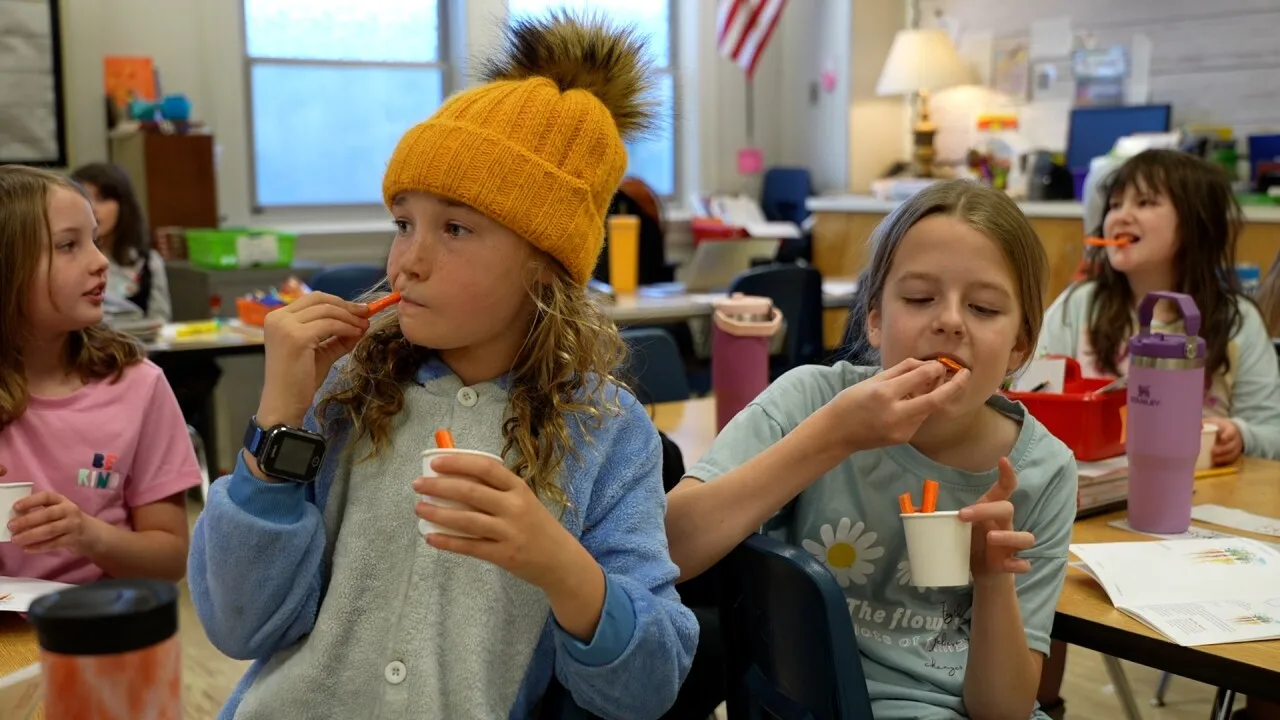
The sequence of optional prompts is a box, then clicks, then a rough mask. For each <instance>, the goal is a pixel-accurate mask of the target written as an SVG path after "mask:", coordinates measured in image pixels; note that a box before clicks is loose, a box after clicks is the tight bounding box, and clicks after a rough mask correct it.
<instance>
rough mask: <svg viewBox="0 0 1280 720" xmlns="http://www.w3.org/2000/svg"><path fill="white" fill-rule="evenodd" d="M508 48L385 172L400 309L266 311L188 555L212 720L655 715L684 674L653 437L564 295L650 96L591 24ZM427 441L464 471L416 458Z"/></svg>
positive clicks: (581, 285)
mask: <svg viewBox="0 0 1280 720" xmlns="http://www.w3.org/2000/svg"><path fill="white" fill-rule="evenodd" d="M507 39H508V43H507V47H506V49H505V52H504V54H503V55H502V56H501V57H499V58H497V59H495V60H493V61H491V62H490V63H489V64H488V66H487V70H486V79H487V80H488V82H487V83H486V84H484V85H481V86H479V87H476V88H473V89H470V90H467V91H465V92H461V93H459V94H457V95H455V96H453V97H452V98H450V99H449V100H448V101H446V102H445V104H444V105H443V106H442V107H441V108H440V110H439V111H438V112H436V113H435V115H433V116H432V117H431V118H429V119H428V120H426V121H425V122H423V123H421V124H420V125H418V126H416V127H414V128H412V129H411V130H409V131H408V132H407V133H406V134H405V136H404V138H403V139H402V140H401V141H400V143H399V145H398V147H397V148H396V150H395V153H394V154H393V155H392V157H391V161H390V163H389V164H388V167H387V173H386V177H385V179H384V181H383V195H384V198H385V200H386V204H387V207H388V209H389V210H390V211H391V214H392V216H393V218H394V221H395V225H396V236H395V242H394V245H393V247H392V251H391V256H390V259H389V260H388V263H387V275H388V279H389V281H390V283H391V285H392V287H393V288H394V290H396V291H397V292H399V293H400V294H401V297H402V299H401V301H400V303H399V305H398V306H397V307H396V309H395V310H393V311H387V312H383V313H380V314H376V315H375V316H373V317H370V311H369V306H368V305H366V304H363V303H348V302H344V301H342V300H339V299H337V298H334V297H332V296H326V295H321V294H317V293H313V294H311V295H308V296H306V297H305V298H303V299H301V300H299V301H297V302H295V303H293V304H292V305H289V306H287V307H285V308H283V309H280V310H278V311H276V312H274V313H271V315H270V316H269V317H268V323H267V328H266V346H267V350H266V352H267V362H266V366H267V369H266V380H265V384H264V387H263V392H262V399H261V402H260V404H259V408H258V414H257V415H256V417H255V418H254V420H253V421H252V422H251V423H250V425H249V430H248V432H247V433H246V450H245V452H244V453H242V457H241V461H240V463H239V464H238V466H237V468H236V470H235V472H234V473H233V474H232V475H231V476H229V477H228V478H224V479H223V480H222V481H220V482H217V483H215V484H214V485H213V489H212V491H211V492H210V497H209V500H208V503H207V504H206V507H205V511H204V513H203V514H202V515H201V517H200V520H199V522H198V523H197V525H196V529H195V532H194V540H193V546H192V551H191V561H190V572H189V576H190V582H191V587H192V595H193V598H194V600H195V604H196V607H197V609H198V611H199V614H200V618H201V620H202V622H203V623H204V626H205V630H206V631H207V633H208V635H209V637H210V639H212V640H213V642H214V643H215V644H216V645H217V646H218V647H219V648H220V649H222V650H223V652H226V653H227V654H229V655H232V656H234V657H240V658H251V659H254V660H257V662H256V663H254V665H253V666H252V667H251V668H250V670H249V672H248V674H247V675H246V676H245V678H244V680H243V681H242V682H241V683H240V686H239V687H238V688H237V690H236V692H235V694H234V695H233V697H232V698H231V700H230V701H229V702H228V705H227V707H226V708H224V710H223V713H222V717H223V718H233V717H234V718H236V719H237V720H244V719H245V718H250V719H252V718H279V717H308V718H353V717H375V716H376V717H386V718H392V717H394V718H430V719H435V718H439V719H445V718H448V719H450V720H452V719H454V718H498V717H529V716H530V715H532V714H534V713H535V711H536V709H537V708H538V707H539V705H540V703H541V702H542V699H543V695H544V693H545V691H546V689H547V688H548V686H549V685H550V683H551V681H552V678H553V675H554V677H555V678H556V679H557V680H559V682H560V683H561V684H563V685H564V687H565V688H566V689H567V690H568V691H569V693H570V694H571V695H572V697H573V699H574V700H575V701H576V703H577V704H578V705H580V706H581V707H583V708H585V709H586V710H588V711H590V712H592V713H594V714H596V715H600V716H603V717H612V718H629V719H630V718H635V719H643V718H656V717H658V716H660V715H661V714H662V713H663V712H664V711H665V710H666V709H667V708H668V707H669V706H670V705H671V703H672V702H673V701H674V699H675V697H676V691H677V690H678V688H679V686H680V684H681V682H682V680H683V679H684V676H685V673H686V672H687V671H688V668H689V663H690V661H691V657H692V654H693V650H694V648H695V646H696V644H697V624H696V622H695V620H694V618H693V615H692V613H690V612H689V611H688V610H687V609H685V608H684V607H683V606H682V605H681V604H680V600H679V597H678V596H677V595H676V592H675V590H674V587H673V583H674V581H675V579H676V575H677V570H676V567H675V565H674V564H673V563H672V562H671V559H670V557H669V555H668V552H667V545H666V536H665V534H664V530H663V508H664V507H665V503H664V499H663V496H662V492H663V491H662V481H661V467H660V464H661V457H662V452H661V449H660V445H659V440H658V434H657V431H656V430H655V429H654V427H653V425H652V423H651V422H650V421H649V418H648V416H647V415H646V413H645V412H644V409H643V408H642V407H641V406H640V405H639V404H638V403H637V402H636V400H635V398H634V397H632V396H631V395H630V394H629V393H628V392H627V391H626V390H625V389H624V388H623V387H622V386H621V385H620V384H619V383H618V382H617V381H616V380H615V379H614V377H613V375H612V371H613V368H615V367H617V366H618V363H619V361H620V359H621V357H622V353H623V346H622V343H621V341H620V340H619V338H618V334H617V331H616V329H615V328H614V326H613V323H612V322H611V321H609V320H608V318H606V317H605V316H604V315H603V314H602V313H601V311H600V310H599V309H598V308H597V307H596V306H595V305H594V304H593V302H592V300H591V299H590V298H589V297H588V295H587V292H586V283H587V280H588V278H589V276H590V274H591V271H592V268H593V267H594V265H595V262H596V257H597V255H599V253H600V249H601V246H602V244H603V232H604V221H605V212H606V209H607V207H608V205H609V200H610V198H611V197H612V196H613V194H614V191H615V190H616V188H617V186H618V182H619V181H620V180H621V178H622V175H623V172H624V170H625V169H626V164H627V155H626V148H625V147H624V145H623V138H624V136H627V135H630V134H632V133H636V132H639V131H643V130H645V129H647V128H648V127H649V125H650V123H651V122H652V104H651V102H650V100H649V99H648V97H649V91H650V89H651V87H652V75H651V73H650V69H649V68H648V66H647V65H646V64H645V62H644V61H643V60H642V57H643V46H642V41H641V40H640V39H639V38H637V37H636V36H635V35H634V34H633V33H632V32H631V31H624V30H616V29H612V28H610V27H608V26H606V25H604V24H603V23H601V22H598V21H584V20H577V19H574V18H571V17H569V16H567V15H557V16H553V17H552V18H551V19H549V20H541V21H522V22H520V23H517V24H516V25H515V26H514V27H513V28H511V29H510V30H509V31H508V38H507ZM340 358H341V359H340ZM335 363H336V364H335ZM322 381H323V383H322ZM317 390H318V391H317ZM313 396H314V398H315V401H316V405H315V406H314V407H313V408H310V409H309V408H308V406H309V405H311V403H312V399H313ZM440 428H445V429H448V430H449V431H450V433H451V436H452V439H451V442H452V444H454V445H456V447H457V448H459V449H463V450H467V451H472V452H470V453H458V454H450V455H445V456H435V455H429V456H428V457H426V458H425V460H424V457H423V451H425V450H428V449H432V448H434V447H436V445H437V440H436V439H433V435H435V433H436V431H437V429H440ZM448 435H449V434H441V435H435V437H438V438H439V442H440V443H441V444H443V445H449V444H451V443H450V442H449V437H448ZM499 458H501V460H499ZM424 462H425V463H426V464H427V465H428V466H429V467H426V468H424V467H423V463H424ZM424 473H425V474H427V475H431V476H432V477H419V476H421V475H423V474H424ZM428 498H429V499H430V500H431V502H423V500H424V499H428ZM424 537H425V539H424Z"/></svg>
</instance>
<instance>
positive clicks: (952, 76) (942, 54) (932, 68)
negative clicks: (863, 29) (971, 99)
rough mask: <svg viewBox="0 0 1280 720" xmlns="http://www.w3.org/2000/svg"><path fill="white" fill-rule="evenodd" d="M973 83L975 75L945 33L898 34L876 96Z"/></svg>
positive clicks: (920, 31)
mask: <svg viewBox="0 0 1280 720" xmlns="http://www.w3.org/2000/svg"><path fill="white" fill-rule="evenodd" d="M973 82H974V77H973V72H972V71H971V70H970V69H969V66H968V65H966V64H965V61H964V60H963V59H961V57H960V53H958V52H956V47H955V45H953V44H951V37H950V36H948V35H947V33H946V32H945V31H943V30H939V29H935V28H930V29H916V30H899V31H898V34H897V35H896V36H894V38H893V46H892V47H890V48H889V57H888V58H887V59H886V60H885V61H884V69H883V70H881V71H880V82H879V83H877V84H876V94H877V95H909V94H911V93H914V92H919V91H921V90H926V91H935V90H943V89H946V88H949V87H955V86H956V85H968V84H970V83H973Z"/></svg>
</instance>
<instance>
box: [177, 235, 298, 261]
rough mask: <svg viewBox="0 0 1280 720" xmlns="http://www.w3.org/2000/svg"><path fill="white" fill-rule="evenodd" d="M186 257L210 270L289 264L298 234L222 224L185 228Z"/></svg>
mask: <svg viewBox="0 0 1280 720" xmlns="http://www.w3.org/2000/svg"><path fill="white" fill-rule="evenodd" d="M186 236H187V259H188V260H190V261H191V264H192V265H195V266H197V267H202V268H208V269H210V270H234V269H237V268H250V267H267V268H274V267H289V266H290V265H292V264H293V250H294V246H295V245H296V244H297V241H298V236H297V235H294V234H293V233H285V232H279V231H276V230H252V229H249V228H223V229H220V230H209V229H203V228H198V229H191V230H187V231H186Z"/></svg>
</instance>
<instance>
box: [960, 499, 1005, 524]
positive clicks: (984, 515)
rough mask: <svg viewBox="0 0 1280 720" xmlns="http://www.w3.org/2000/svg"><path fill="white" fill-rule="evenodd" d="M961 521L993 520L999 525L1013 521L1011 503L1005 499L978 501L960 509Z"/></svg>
mask: <svg viewBox="0 0 1280 720" xmlns="http://www.w3.org/2000/svg"><path fill="white" fill-rule="evenodd" d="M960 519H961V520H962V521H963V522H970V523H978V522H994V523H997V524H999V525H1001V526H1005V525H1010V524H1012V523H1013V504H1012V503H1010V502H1009V501H1007V500H997V501H995V502H980V503H978V504H976V505H970V506H969V507H966V508H961V509H960Z"/></svg>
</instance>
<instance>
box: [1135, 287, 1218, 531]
mask: <svg viewBox="0 0 1280 720" xmlns="http://www.w3.org/2000/svg"><path fill="white" fill-rule="evenodd" d="M1159 300H1172V301H1174V302H1176V303H1177V304H1178V308H1179V309H1180V310H1181V311H1182V317H1183V322H1184V325H1185V328H1184V329H1185V330H1186V332H1185V334H1176V333H1169V334H1167V333H1153V332H1151V316H1152V313H1153V311H1154V310H1155V306H1156V302H1157V301H1159ZM1138 324H1139V330H1138V334H1137V335H1134V336H1133V338H1131V339H1130V340H1129V382H1128V385H1129V404H1128V410H1126V412H1127V413H1128V420H1127V421H1126V428H1127V429H1126V431H1125V435H1126V439H1125V444H1126V446H1127V452H1128V456H1129V458H1128V459H1129V525H1130V526H1131V527H1132V528H1133V529H1134V530H1138V531H1141V532H1151V533H1162V534H1163V533H1171V534H1176V533H1181V532H1186V530H1187V528H1188V527H1190V525H1191V493H1192V489H1193V485H1194V484H1195V472H1196V456H1197V455H1198V454H1199V452H1200V423H1201V412H1202V410H1203V407H1204V392H1205V384H1204V357H1205V342H1204V338H1201V337H1199V332H1200V311H1199V310H1198V309H1197V308H1196V304H1195V301H1194V300H1192V299H1191V298H1190V297H1189V296H1187V295H1183V294H1181V293H1173V292H1155V293H1150V294H1149V295H1147V296H1146V297H1144V298H1143V299H1142V304H1141V305H1139V306H1138Z"/></svg>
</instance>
